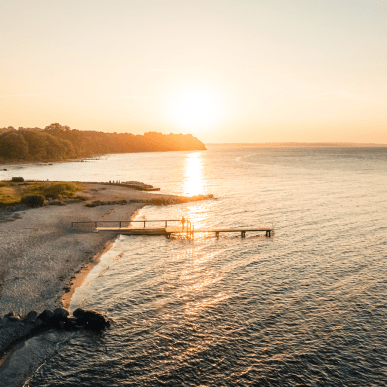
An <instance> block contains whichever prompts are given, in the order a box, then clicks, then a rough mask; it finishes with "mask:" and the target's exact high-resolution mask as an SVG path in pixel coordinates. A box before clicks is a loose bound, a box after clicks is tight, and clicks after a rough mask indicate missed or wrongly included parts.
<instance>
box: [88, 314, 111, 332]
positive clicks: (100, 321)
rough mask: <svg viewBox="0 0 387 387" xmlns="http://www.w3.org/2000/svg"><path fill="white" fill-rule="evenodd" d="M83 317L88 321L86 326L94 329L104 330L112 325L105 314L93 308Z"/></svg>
mask: <svg viewBox="0 0 387 387" xmlns="http://www.w3.org/2000/svg"><path fill="white" fill-rule="evenodd" d="M83 319H84V320H85V321H86V322H87V324H86V326H85V328H86V329H90V330H93V331H102V330H103V329H105V328H106V327H108V326H109V325H110V323H109V321H108V319H107V318H106V317H105V316H104V315H103V314H101V313H99V312H96V311H93V310H87V311H86V312H85V314H84V316H83Z"/></svg>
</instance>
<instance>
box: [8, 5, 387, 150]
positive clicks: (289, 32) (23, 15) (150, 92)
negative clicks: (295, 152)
mask: <svg viewBox="0 0 387 387" xmlns="http://www.w3.org/2000/svg"><path fill="white" fill-rule="evenodd" d="M386 3H387V0H386V1H385V2H380V1H374V0H139V1H137V0H106V1H105V0H33V1H32V0H0V50H1V51H0V52H1V55H0V127H8V126H13V127H15V128H18V127H21V126H22V127H45V126H47V125H50V124H51V123H54V122H59V123H60V124H62V125H68V126H70V127H71V128H76V129H81V130H98V131H104V132H130V133H135V134H143V133H144V132H148V131H157V132H162V133H171V132H172V133H192V134H193V135H194V136H196V137H198V138H199V139H200V140H202V141H203V142H206V143H214V142H220V143H225V142H233V143H235V142H239V143H242V142H244V143H248V142H256V143H261V142H359V143H387V87H386V86H387V71H386V64H387V10H386Z"/></svg>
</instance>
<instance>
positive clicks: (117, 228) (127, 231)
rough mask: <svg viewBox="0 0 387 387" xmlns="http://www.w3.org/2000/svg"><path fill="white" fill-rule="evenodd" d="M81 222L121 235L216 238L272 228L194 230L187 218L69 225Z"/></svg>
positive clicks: (98, 229)
mask: <svg viewBox="0 0 387 387" xmlns="http://www.w3.org/2000/svg"><path fill="white" fill-rule="evenodd" d="M168 222H169V225H168ZM132 223H137V224H139V225H140V227H134V226H132ZM147 223H159V224H160V223H162V226H161V227H160V226H159V227H149V226H147ZM171 223H174V224H176V223H178V224H179V223H180V224H179V225H178V226H171ZM82 224H84V225H86V224H88V225H89V226H92V227H93V231H94V232H104V231H105V232H106V231H110V232H115V233H117V234H122V235H165V236H166V237H167V238H170V237H171V235H174V234H180V235H186V236H187V238H192V239H193V238H194V237H195V233H214V234H215V236H216V237H217V238H219V234H220V233H240V234H241V237H242V238H245V237H246V233H247V232H265V235H266V236H267V237H269V238H270V237H271V234H272V232H273V229H272V228H270V227H238V228H202V229H197V230H195V227H194V225H193V224H192V222H191V221H189V220H188V219H187V220H185V222H184V223H183V222H182V220H181V219H167V220H130V221H129V220H128V221H124V220H117V221H105V220H103V221H91V222H72V223H71V227H77V226H80V225H82ZM107 224H108V225H107ZM141 226H142V227H141Z"/></svg>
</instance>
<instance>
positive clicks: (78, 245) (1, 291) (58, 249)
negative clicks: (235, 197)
mask: <svg viewBox="0 0 387 387" xmlns="http://www.w3.org/2000/svg"><path fill="white" fill-rule="evenodd" d="M82 185H83V188H84V191H83V192H80V193H81V194H82V195H85V194H86V196H87V197H88V200H87V202H88V203H90V202H95V201H99V202H100V203H102V204H100V205H97V206H95V207H86V206H85V204H86V203H87V202H69V203H66V204H65V205H62V206H54V205H48V206H44V207H40V208H32V209H27V210H22V211H18V214H19V216H18V217H16V218H12V219H11V220H10V221H3V222H1V223H0V267H2V268H3V273H2V276H3V281H2V282H3V283H2V284H1V285H2V286H1V285H0V286H1V287H0V358H1V357H2V355H3V354H4V353H6V351H10V350H12V347H13V346H14V345H15V344H17V343H19V342H20V341H23V340H24V339H25V337H26V334H25V329H24V328H23V327H24V325H25V324H23V323H21V322H20V321H8V319H7V318H6V317H4V318H2V317H3V316H4V315H5V314H6V313H9V312H11V311H14V312H15V313H16V314H18V315H21V317H23V316H25V315H26V314H27V313H28V312H29V311H31V310H35V311H36V312H37V313H41V312H42V311H43V310H44V309H51V310H53V309H55V308H57V307H64V308H66V309H68V307H69V305H70V301H71V298H72V295H73V294H74V292H75V289H76V288H77V287H79V286H81V285H82V283H83V281H84V279H85V277H86V276H87V274H88V273H89V272H90V271H91V269H92V268H93V267H94V266H95V265H97V264H98V263H99V262H100V258H101V256H102V255H103V254H104V253H105V252H106V251H108V250H109V249H110V247H111V246H112V244H113V242H114V240H115V239H116V237H117V233H115V232H112V233H111V232H106V233H103V234H100V233H94V232H92V229H91V228H90V227H80V228H75V227H74V228H72V227H71V222H72V221H80V222H88V221H95V220H106V221H109V220H119V219H128V220H129V219H132V218H133V217H134V216H135V214H136V213H137V211H138V210H139V209H141V208H142V207H144V206H146V205H154V204H156V205H157V204H159V205H160V204H178V203H185V202H190V201H196V200H204V199H208V198H210V197H211V196H203V197H192V198H191V197H184V196H176V195H166V194H159V193H149V192H145V191H137V190H135V189H131V188H127V187H122V186H109V185H104V184H96V183H90V184H88V183H82ZM122 200H126V201H127V203H126V204H119V203H117V202H119V201H122ZM0 281H1V278H0Z"/></svg>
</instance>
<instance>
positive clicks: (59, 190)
mask: <svg viewBox="0 0 387 387" xmlns="http://www.w3.org/2000/svg"><path fill="white" fill-rule="evenodd" d="M76 190H77V187H76V186H75V185H74V184H71V183H56V184H52V185H50V186H48V187H46V188H45V189H44V190H43V195H44V196H45V197H46V198H47V199H48V198H52V199H57V198H58V197H59V196H60V195H61V196H66V197H71V196H73V195H74V192H75V191H76Z"/></svg>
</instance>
